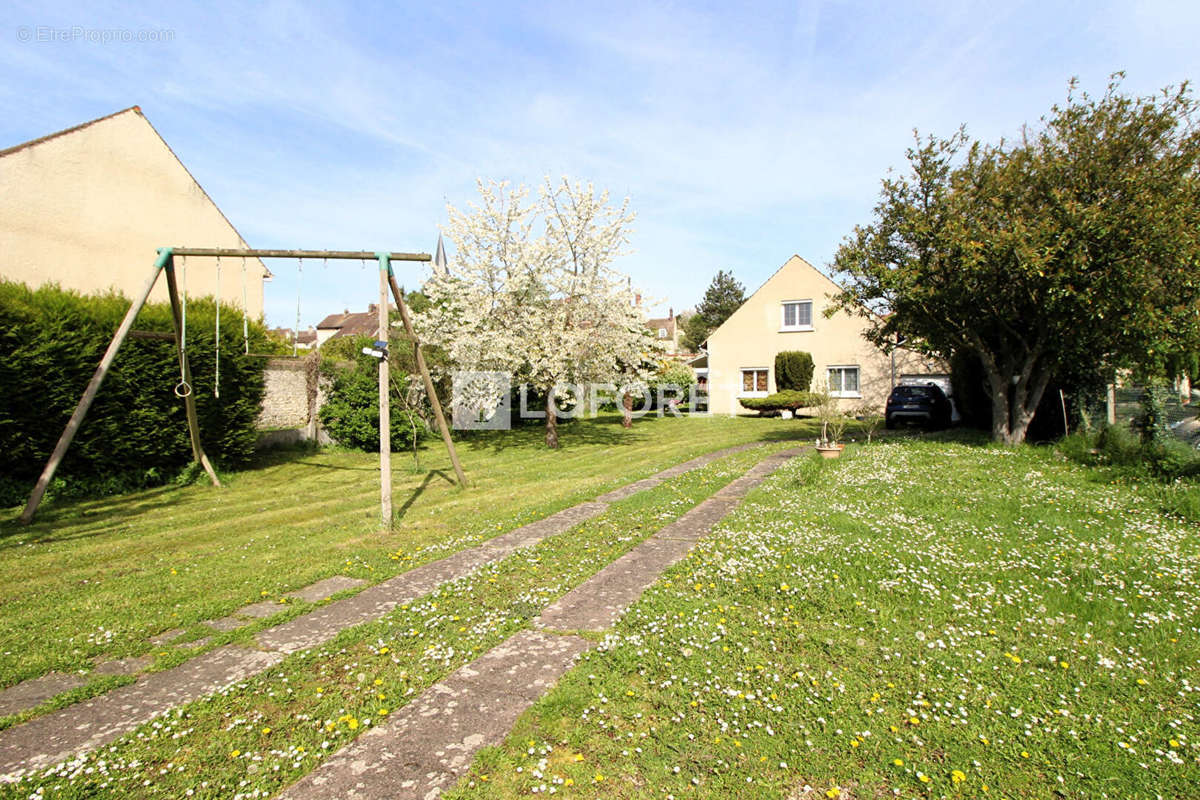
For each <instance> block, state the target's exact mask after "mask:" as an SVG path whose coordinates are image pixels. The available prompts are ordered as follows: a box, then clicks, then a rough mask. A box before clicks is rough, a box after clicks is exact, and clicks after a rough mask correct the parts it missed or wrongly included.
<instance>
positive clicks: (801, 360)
mask: <svg viewBox="0 0 1200 800" xmlns="http://www.w3.org/2000/svg"><path fill="white" fill-rule="evenodd" d="M812 377H813V358H812V354H811V353H806V352H804V351H803V350H784V351H783V352H781V353H779V354H777V355H776V356H775V387H776V388H777V389H779V391H781V392H782V391H785V390H789V389H790V390H793V391H797V392H807V391H808V390H809V389H810V388H811V387H812Z"/></svg>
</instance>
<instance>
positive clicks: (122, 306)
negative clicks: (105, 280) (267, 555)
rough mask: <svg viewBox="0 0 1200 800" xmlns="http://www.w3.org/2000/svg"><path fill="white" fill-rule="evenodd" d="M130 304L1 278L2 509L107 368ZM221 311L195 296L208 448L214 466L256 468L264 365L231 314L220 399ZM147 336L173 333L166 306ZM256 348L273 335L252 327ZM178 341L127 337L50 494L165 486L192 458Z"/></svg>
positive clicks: (225, 318)
mask: <svg viewBox="0 0 1200 800" xmlns="http://www.w3.org/2000/svg"><path fill="white" fill-rule="evenodd" d="M129 302H130V301H129V300H128V299H126V298H124V297H122V296H121V295H118V294H107V295H99V296H84V295H80V294H79V293H77V292H72V291H66V290H63V289H59V288H58V287H57V286H52V285H48V286H44V287H42V288H40V289H36V290H33V289H30V288H28V287H27V286H25V285H24V284H20V283H13V282H10V281H0V474H3V475H4V476H5V478H6V480H5V481H3V482H0V504H3V505H14V504H16V503H20V502H22V501H24V499H25V497H26V496H27V495H28V493H29V491H30V490H31V489H32V487H33V483H34V482H35V481H36V480H37V477H38V475H39V474H40V473H41V470H42V467H43V466H44V465H45V463H46V459H47V458H49V456H50V453H51V451H52V450H53V449H54V445H55V444H56V443H57V441H58V437H59V436H60V435H61V433H62V431H63V427H64V426H65V425H66V422H67V420H68V419H69V418H70V416H71V414H72V412H74V410H75V406H76V405H77V404H78V402H79V398H80V397H81V396H82V395H83V391H84V389H85V387H86V386H87V384H88V381H89V380H90V379H91V377H92V374H93V373H94V372H95V370H96V366H97V365H98V364H99V363H100V359H101V358H102V357H103V355H104V351H105V349H106V348H107V347H108V344H109V342H110V341H111V339H112V336H113V333H114V332H115V331H116V329H117V327H118V325H119V324H120V322H121V319H122V318H123V317H124V316H125V313H126V311H128V309H129ZM215 313H216V305H215V303H214V301H213V300H212V299H211V298H188V305H187V351H188V362H189V365H190V366H191V370H192V379H193V384H194V386H193V389H194V392H195V397H196V413H197V416H198V418H199V422H200V435H201V442H202V444H203V446H204V449H205V452H206V453H207V454H208V456H209V457H210V458H211V459H212V460H213V462H214V463H216V464H217V465H219V466H221V467H223V468H231V467H238V466H241V465H244V464H245V463H247V462H248V461H249V460H250V458H251V457H252V455H253V453H254V446H255V442H256V440H257V432H256V430H255V422H256V420H257V419H258V415H259V412H260V409H261V404H262V396H263V374H262V373H263V367H264V362H263V360H262V359H257V358H249V357H246V356H244V355H243V342H242V314H241V311H240V310H239V309H237V308H234V307H231V306H223V307H222V309H221V336H220V344H221V384H220V397H219V398H218V397H214V396H213V385H214V373H215V356H214V351H213V336H214V318H215ZM134 327H135V328H136V329H139V330H152V331H162V332H170V331H171V330H172V325H171V311H170V306H169V305H168V304H166V303H150V304H147V305H146V306H145V307H144V308H143V309H142V311H141V312H140V313H139V314H138V317H137V320H136V322H135V323H134ZM250 336H251V350H252V351H253V350H255V349H256V348H258V347H260V346H261V345H262V344H263V343H264V342H265V338H266V331H265V329H264V328H263V326H262V325H261V324H259V323H257V322H254V323H251V325H250ZM177 383H179V360H178V357H177V356H176V352H175V344H174V342H173V341H163V340H147V339H133V338H129V339H126V340H125V343H124V344H123V345H122V347H121V350H120V352H119V353H118V354H117V358H116V360H115V361H114V362H113V366H112V368H111V370H110V371H109V373H108V377H107V378H106V379H105V381H104V384H103V386H101V388H100V392H99V394H98V395H97V396H96V399H95V401H94V402H93V403H92V407H91V409H90V410H89V411H88V415H87V417H86V418H85V419H84V422H83V425H82V426H81V427H80V429H79V432H78V433H77V435H76V436H75V440H74V442H73V443H72V444H71V447H70V449H69V450H68V451H67V455H66V457H65V458H64V459H63V462H62V464H61V465H60V467H59V469H58V472H57V474H56V480H55V481H54V482H53V483H52V485H51V487H50V494H51V495H52V496H55V497H79V496H94V495H100V494H108V493H113V492H120V491H127V490H131V489H137V488H142V487H146V486H153V485H159V484H162V483H165V482H167V481H169V480H171V479H172V478H173V477H174V476H175V475H176V474H177V473H178V472H179V470H180V468H182V467H184V466H185V465H186V464H188V463H189V461H190V460H191V455H192V450H191V440H190V438H189V436H188V428H187V418H186V415H185V412H184V404H183V401H182V400H180V399H179V398H178V397H176V396H175V392H174V387H175V385H176V384H177Z"/></svg>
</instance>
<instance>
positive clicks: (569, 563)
mask: <svg viewBox="0 0 1200 800" xmlns="http://www.w3.org/2000/svg"><path fill="white" fill-rule="evenodd" d="M786 446H788V445H786V444H784V443H773V444H768V445H766V446H765V447H763V448H755V449H753V450H750V451H746V452H742V453H737V454H734V455H731V456H727V457H725V458H722V459H719V460H717V461H714V462H713V463H711V464H708V465H707V466H705V467H703V468H701V469H697V470H694V471H692V472H689V473H687V474H684V475H681V476H679V477H677V478H673V479H671V480H669V481H666V482H664V483H663V484H662V485H660V486H657V487H655V488H653V489H649V490H647V491H645V492H641V493H639V494H636V495H634V496H632V497H630V498H628V499H626V500H623V501H619V502H616V503H613V504H612V505H611V506H610V507H609V509H608V510H607V511H606V512H605V513H604V514H601V515H599V516H597V517H595V518H593V519H590V520H588V521H586V522H584V523H582V524H580V525H578V526H576V527H575V528H573V529H571V530H569V531H567V532H565V533H563V534H560V535H558V536H554V537H550V538H548V539H546V540H544V541H542V542H541V543H539V544H538V545H536V546H533V547H528V548H524V549H522V550H518V551H517V552H515V553H513V554H511V555H510V556H508V557H507V558H504V559H502V560H500V561H498V562H495V563H492V564H489V565H485V566H484V567H482V568H481V569H479V570H477V571H475V572H474V573H472V574H470V575H467V576H464V577H463V578H460V579H457V580H454V581H452V582H450V583H448V584H447V585H445V586H443V587H442V588H440V589H439V590H437V591H435V592H433V593H432V594H430V595H427V596H425V597H422V598H419V599H417V600H415V601H414V602H412V603H410V604H407V605H404V606H402V607H400V608H399V609H397V610H396V611H394V612H393V613H391V614H388V615H387V616H386V617H385V618H383V619H382V620H380V621H378V622H374V623H370V624H366V625H360V626H357V627H354V628H351V629H348V630H346V631H344V632H343V633H342V634H341V635H339V636H338V637H337V638H336V639H334V640H333V641H331V642H329V643H328V644H327V645H325V646H322V647H319V648H315V649H314V650H312V651H309V652H302V653H297V654H295V655H292V656H290V657H288V658H287V659H285V660H284V661H283V662H281V663H280V664H279V665H277V666H276V667H273V668H272V669H270V670H268V671H267V672H265V673H263V674H261V675H259V676H257V677H255V678H253V679H250V680H247V681H243V682H241V683H239V684H237V685H235V686H233V687H230V688H229V689H227V690H225V691H222V692H219V693H217V694H216V695H214V696H212V697H210V698H205V699H203V700H200V701H197V702H194V703H190V704H188V705H186V706H184V707H182V708H180V709H177V710H174V711H172V712H171V713H169V714H166V715H164V716H163V717H161V718H159V719H156V720H155V721H153V722H151V723H148V724H146V725H142V726H141V727H140V728H138V729H137V730H136V731H134V732H133V733H131V734H130V735H128V736H125V737H123V738H122V739H120V740H119V741H117V742H115V743H114V744H112V745H110V746H106V747H104V748H102V749H101V750H100V751H97V752H94V753H92V754H91V755H89V756H87V757H84V758H81V759H77V760H73V761H71V762H68V763H65V764H63V765H60V766H58V767H55V768H53V769H50V770H48V771H46V772H44V773H42V774H39V775H34V776H31V777H30V778H29V779H28V780H26V781H23V782H20V783H17V784H8V785H3V784H0V798H10V797H11V798H18V797H19V798H26V797H30V796H37V797H43V796H44V797H54V798H98V797H121V798H130V797H162V798H178V797H185V796H195V797H209V798H231V797H239V798H251V797H268V796H271V795H272V794H274V793H276V792H277V791H278V790H279V789H281V788H283V787H284V786H286V785H288V784H290V783H292V782H294V781H295V780H296V779H298V778H299V777H301V776H303V775H304V774H306V773H307V772H309V771H310V770H311V769H313V768H314V767H315V766H317V765H319V764H320V762H321V760H322V759H323V758H324V757H325V756H327V755H329V754H330V753H332V752H335V751H336V750H337V748H339V747H341V746H343V745H344V744H346V743H347V742H348V741H349V740H351V739H352V738H354V737H356V736H358V735H361V734H362V733H364V732H365V731H367V730H369V729H370V728H371V727H373V726H374V725H376V724H378V723H379V722H381V721H385V720H386V718H387V716H388V715H389V714H391V713H394V712H395V711H396V709H399V708H401V707H403V706H404V705H405V704H406V703H407V702H408V701H409V700H410V699H411V698H413V697H414V696H416V695H417V694H418V693H420V692H421V691H423V690H424V689H426V688H427V687H428V686H429V685H431V684H432V683H434V682H436V681H438V680H441V679H442V678H444V677H445V676H446V675H447V674H448V673H449V672H450V671H452V670H454V669H456V668H457V667H459V666H461V665H462V664H464V663H466V662H467V661H470V660H471V659H473V658H474V657H475V656H476V655H478V654H479V653H481V652H482V651H484V650H487V649H489V648H491V647H493V646H495V645H497V644H499V643H500V642H501V641H503V640H504V639H506V638H508V637H509V636H511V635H512V634H514V633H516V632H517V631H519V630H521V629H523V628H526V627H528V626H529V624H530V620H531V619H532V618H534V617H535V616H537V615H538V614H539V613H541V611H542V610H544V609H545V608H546V607H547V606H548V605H549V604H550V603H552V602H554V601H555V600H556V599H558V598H559V597H561V596H562V595H563V594H565V593H566V592H567V591H569V590H570V589H571V588H573V587H575V586H577V585H579V584H580V583H582V582H583V581H584V580H586V579H587V578H588V577H590V576H591V575H592V574H594V573H595V572H596V571H598V570H599V569H601V568H602V567H603V566H605V565H606V564H608V563H610V562H612V561H613V560H614V559H615V558H617V557H619V556H620V555H622V554H624V553H626V552H628V551H629V550H630V549H631V548H632V547H634V546H635V545H637V544H638V543H639V542H641V541H643V540H644V539H645V538H646V537H648V536H650V535H651V534H652V533H654V532H655V531H656V530H658V529H660V528H662V527H663V526H664V525H667V524H669V523H670V522H671V521H673V520H675V519H677V518H678V517H679V516H680V515H681V514H683V513H684V512H686V511H687V510H688V509H690V508H692V507H693V506H694V505H695V504H696V503H697V502H699V501H700V500H702V499H704V498H706V497H708V496H710V495H711V494H712V493H713V492H715V491H716V490H718V489H719V488H721V487H722V486H724V485H726V484H727V483H728V482H729V481H731V480H733V479H734V478H737V477H740V476H741V475H742V474H744V472H745V471H746V470H747V469H748V468H749V467H750V466H752V465H753V464H754V463H756V462H757V461H758V460H759V459H761V458H763V457H764V456H765V455H767V454H768V453H769V452H771V451H774V450H778V449H780V448H782V447H786Z"/></svg>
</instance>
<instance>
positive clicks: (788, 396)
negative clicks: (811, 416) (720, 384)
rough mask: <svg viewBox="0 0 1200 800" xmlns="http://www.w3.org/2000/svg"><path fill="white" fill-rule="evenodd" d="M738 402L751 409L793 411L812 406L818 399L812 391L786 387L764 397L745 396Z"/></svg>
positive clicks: (759, 410)
mask: <svg viewBox="0 0 1200 800" xmlns="http://www.w3.org/2000/svg"><path fill="white" fill-rule="evenodd" d="M738 402H740V403H741V404H742V405H743V406H745V407H746V408H748V409H750V410H751V411H758V412H771V411H783V410H788V411H795V410H797V409H800V408H812V407H814V406H816V405H817V404H818V403H819V402H820V401H819V400H818V398H817V397H815V396H814V395H813V393H812V392H797V391H795V390H792V389H788V390H785V391H782V392H776V393H775V394H769V395H767V396H766V397H746V398H742V399H741V400H740V401H738Z"/></svg>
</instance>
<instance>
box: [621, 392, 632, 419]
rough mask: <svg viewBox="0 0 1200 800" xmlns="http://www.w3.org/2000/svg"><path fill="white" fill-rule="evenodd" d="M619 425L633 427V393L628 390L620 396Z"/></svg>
mask: <svg viewBox="0 0 1200 800" xmlns="http://www.w3.org/2000/svg"><path fill="white" fill-rule="evenodd" d="M621 427H622V428H632V427H633V395H632V394H630V393H629V392H626V393H625V395H624V397H622V398H621Z"/></svg>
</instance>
